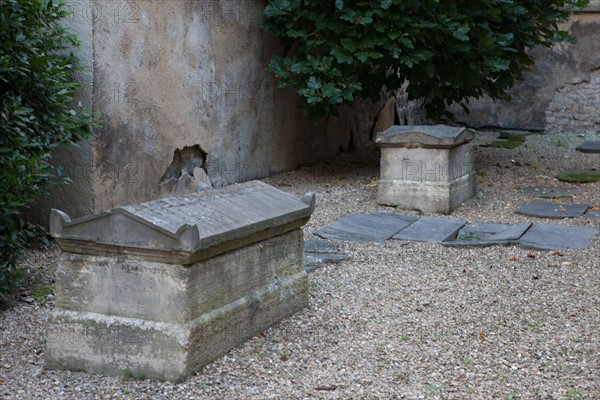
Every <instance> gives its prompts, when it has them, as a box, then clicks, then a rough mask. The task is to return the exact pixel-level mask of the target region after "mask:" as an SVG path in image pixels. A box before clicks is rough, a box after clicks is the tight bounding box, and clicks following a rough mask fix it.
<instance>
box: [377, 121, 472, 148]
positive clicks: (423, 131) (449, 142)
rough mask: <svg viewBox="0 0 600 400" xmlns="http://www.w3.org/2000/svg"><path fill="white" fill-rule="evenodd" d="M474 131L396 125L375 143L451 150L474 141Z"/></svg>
mask: <svg viewBox="0 0 600 400" xmlns="http://www.w3.org/2000/svg"><path fill="white" fill-rule="evenodd" d="M473 137H474V134H473V131H472V130H470V129H467V128H462V127H458V128H457V127H452V126H448V125H410V126H400V125H394V126H391V127H390V128H388V129H387V130H386V131H384V132H379V133H378V134H377V138H376V139H375V143H376V144H377V145H378V146H382V147H387V146H392V147H407V146H409V145H410V146H411V147H412V146H413V145H417V146H418V147H433V148H451V147H455V146H458V145H460V144H464V143H467V142H470V141H471V140H473Z"/></svg>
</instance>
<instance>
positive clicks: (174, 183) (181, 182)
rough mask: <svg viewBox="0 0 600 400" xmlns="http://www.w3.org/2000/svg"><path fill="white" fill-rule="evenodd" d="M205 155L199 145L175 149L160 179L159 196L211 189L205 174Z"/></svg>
mask: <svg viewBox="0 0 600 400" xmlns="http://www.w3.org/2000/svg"><path fill="white" fill-rule="evenodd" d="M206 157H207V153H206V152H205V151H204V150H203V149H202V147H200V145H193V146H185V147H184V148H183V149H175V153H174V154H173V161H172V162H171V165H169V167H168V168H167V170H166V171H165V173H164V174H163V176H162V177H161V178H160V183H159V186H160V191H161V195H163V196H165V195H176V194H185V193H195V192H199V191H202V190H207V189H212V188H213V186H212V184H211V182H210V179H209V177H208V174H207V172H206Z"/></svg>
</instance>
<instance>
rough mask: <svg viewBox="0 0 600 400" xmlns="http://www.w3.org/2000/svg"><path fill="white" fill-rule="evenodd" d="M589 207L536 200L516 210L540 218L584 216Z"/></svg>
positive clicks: (518, 212)
mask: <svg viewBox="0 0 600 400" xmlns="http://www.w3.org/2000/svg"><path fill="white" fill-rule="evenodd" d="M588 208H589V205H587V204H568V203H554V202H550V201H542V200H534V201H531V202H529V203H527V204H524V205H522V206H521V207H519V208H518V209H517V211H515V212H516V213H517V214H523V215H528V216H531V217H539V218H574V217H580V216H582V215H583V213H584V212H585V211H586V210H587V209H588Z"/></svg>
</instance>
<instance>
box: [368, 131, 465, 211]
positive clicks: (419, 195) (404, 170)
mask: <svg viewBox="0 0 600 400" xmlns="http://www.w3.org/2000/svg"><path fill="white" fill-rule="evenodd" d="M472 139H473V131H471V130H469V129H466V128H455V127H450V126H446V125H431V126H392V127H391V128H389V129H388V130H386V131H385V132H380V133H378V134H377V139H376V145H377V146H379V147H381V177H380V179H379V183H378V185H377V202H378V203H379V204H384V205H390V206H397V207H398V208H401V209H406V210H420V211H422V212H425V213H440V214H449V213H450V212H452V210H454V209H456V208H457V207H458V206H459V205H460V204H461V203H463V202H464V201H465V200H467V199H469V198H471V197H473V196H474V195H475V193H476V179H475V172H474V158H473V146H472V144H471V140H472Z"/></svg>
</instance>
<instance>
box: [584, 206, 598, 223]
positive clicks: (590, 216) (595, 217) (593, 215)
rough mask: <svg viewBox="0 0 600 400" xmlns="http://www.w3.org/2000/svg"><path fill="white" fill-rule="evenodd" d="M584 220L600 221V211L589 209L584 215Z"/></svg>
mask: <svg viewBox="0 0 600 400" xmlns="http://www.w3.org/2000/svg"><path fill="white" fill-rule="evenodd" d="M583 218H585V219H591V220H594V221H600V209H598V210H596V209H591V208H590V209H589V210H588V211H587V212H586V213H585V214H584V215H583Z"/></svg>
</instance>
